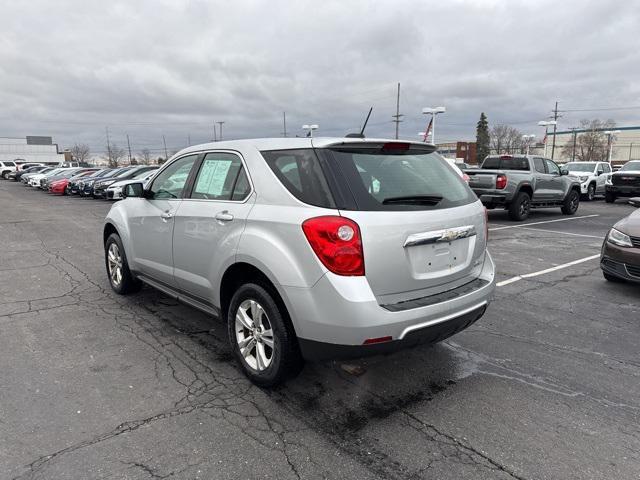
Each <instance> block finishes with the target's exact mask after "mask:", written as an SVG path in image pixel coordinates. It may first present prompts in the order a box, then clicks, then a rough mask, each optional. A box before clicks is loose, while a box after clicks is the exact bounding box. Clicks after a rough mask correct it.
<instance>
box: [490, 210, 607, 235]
mask: <svg viewBox="0 0 640 480" xmlns="http://www.w3.org/2000/svg"><path fill="white" fill-rule="evenodd" d="M599 216H600V215H598V214H593V215H582V216H581V217H567V218H556V219H555V220H545V221H543V222H531V223H523V224H520V225H505V226H504V227H494V228H490V229H489V231H490V232H496V231H498V230H505V229H507V228H524V227H528V226H529V225H542V224H543V223H554V222H566V221H567V220H580V219H581V218H592V217H599Z"/></svg>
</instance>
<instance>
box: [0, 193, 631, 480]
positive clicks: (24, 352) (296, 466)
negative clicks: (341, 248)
mask: <svg viewBox="0 0 640 480" xmlns="http://www.w3.org/2000/svg"><path fill="white" fill-rule="evenodd" d="M0 205H1V206H2V208H1V209H0V211H1V212H2V217H1V219H0V246H1V250H2V255H0V366H1V367H2V370H1V373H0V431H1V432H2V434H1V435H0V478H16V479H17V478H20V479H49V478H55V479H77V478H101V479H102V478H118V479H120V478H130V479H145V478H187V479H192V478H203V479H210V478H234V479H235V478H278V479H286V478H340V479H344V478H349V479H358V478H362V479H371V478H394V479H395V478H397V479H407V478H416V479H417V478H438V479H460V478H474V479H485V478H486V479H494V478H497V479H509V478H512V479H513V478H515V479H540V478H549V479H555V478H558V479H571V478H575V479H587V478H625V479H631V478H640V434H639V430H640V421H639V416H640V382H639V377H640V354H639V353H638V344H640V307H638V299H639V298H640V287H638V286H630V285H618V284H610V283H607V282H605V281H604V279H603V278H602V275H601V273H600V271H599V268H598V262H597V260H591V261H585V262H583V263H580V264H576V265H573V266H570V267H567V268H565V269H561V270H558V271H554V272H550V273H547V274H542V275H540V276H536V277H533V278H524V279H521V280H519V281H516V282H514V283H510V284H506V285H504V286H502V287H499V288H498V289H497V292H496V298H495V300H494V302H493V303H492V304H491V306H490V308H489V309H488V311H487V314H486V315H485V317H484V318H482V319H481V320H480V321H479V322H477V323H476V324H475V325H473V326H472V327H471V328H469V329H468V330H466V331H464V332H462V333H460V334H458V335H456V336H454V337H452V338H450V339H449V340H447V341H445V342H443V343H440V344H438V345H435V346H432V347H419V348H416V349H412V350H409V351H405V352H400V353H398V354H395V355H391V356H387V357H376V358H370V359H367V360H363V361H357V362H353V361H352V362H349V364H348V365H347V366H346V367H345V365H343V364H341V363H340V362H328V363H322V364H308V365H307V366H306V367H305V369H304V370H303V372H302V374H301V375H300V376H299V377H298V378H297V379H295V380H293V381H291V382H289V383H288V384H287V385H285V386H283V387H280V388H278V389H275V390H271V391H269V390H262V389H260V388H257V387H255V386H253V385H252V384H250V383H249V382H248V381H247V380H246V379H245V377H244V376H243V375H242V373H241V372H240V370H239V368H238V367H237V366H236V365H235V363H234V361H233V359H232V357H231V353H230V349H229V348H228V346H227V342H226V330H225V328H224V327H223V326H222V325H221V323H220V322H219V321H217V320H215V319H212V318H210V317H207V316H206V315H204V314H202V313H200V312H199V311H196V310H194V309H191V308H189V307H187V306H184V305H181V304H178V303H177V302H175V301H173V300H171V299H169V298H168V297H165V296H163V295H162V294H160V293H158V292H155V291H153V290H151V289H149V288H144V289H143V291H142V292H141V293H139V294H136V295H133V296H130V297H119V296H117V295H115V294H113V293H112V292H111V290H110V287H109V283H108V281H107V277H106V274H105V272H104V263H103V258H102V249H101V239H102V231H101V225H102V219H103V218H104V215H105V214H106V212H107V211H108V209H109V206H110V205H109V203H106V202H103V201H94V200H88V199H80V198H68V197H64V198H62V197H55V198H54V197H49V196H48V195H47V194H45V193H43V192H40V191H34V190H31V189H28V188H26V187H23V186H22V185H19V184H15V183H12V182H6V181H0ZM631 210H632V209H631V207H629V206H627V205H624V204H622V203H619V204H618V203H617V204H615V205H606V204H604V202H602V201H598V202H592V203H583V204H581V206H580V209H579V211H578V214H577V216H578V217H584V218H575V219H572V220H567V221H565V219H566V218H567V217H563V216H562V215H560V213H559V211H556V210H549V211H542V212H538V213H536V214H535V215H534V216H532V217H531V218H530V219H529V220H528V221H527V222H526V224H532V223H534V222H536V223H537V222H547V223H538V224H537V225H530V226H527V225H523V226H518V227H517V228H511V227H512V226H513V225H514V224H512V223H511V222H509V221H508V220H507V217H506V215H505V213H504V212H501V211H495V212H491V213H490V221H491V228H492V231H491V240H490V249H491V252H492V254H493V255H494V259H495V260H496V263H497V268H498V277H499V280H501V281H502V280H507V279H509V278H512V277H514V276H518V275H523V274H527V273H531V272H537V271H541V270H544V269H547V268H549V267H553V266H556V265H559V264H563V263H567V262H572V261H574V260H577V259H581V258H585V257H588V256H591V255H594V254H597V253H598V252H599V248H600V245H601V238H602V237H603V236H604V234H605V233H606V231H607V230H608V228H609V227H610V226H611V225H612V224H613V223H615V222H616V221H617V220H618V219H620V218H622V217H623V216H625V215H626V214H627V213H629V212H630V211H631ZM557 219H561V220H562V221H559V222H549V221H550V220H557ZM519 225H520V224H519ZM503 227H509V228H503Z"/></svg>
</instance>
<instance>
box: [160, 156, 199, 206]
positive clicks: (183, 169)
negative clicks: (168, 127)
mask: <svg viewBox="0 0 640 480" xmlns="http://www.w3.org/2000/svg"><path fill="white" fill-rule="evenodd" d="M197 158H198V156H197V155H188V156H186V157H182V158H179V159H177V160H175V161H173V162H171V164H170V165H169V166H167V167H166V168H165V169H164V170H163V171H162V172H160V173H159V174H158V176H157V177H156V178H155V180H154V181H153V184H152V185H151V188H150V189H149V197H150V198H152V199H171V198H180V196H181V195H182V190H183V188H184V186H185V184H186V183H187V178H188V177H189V172H190V171H191V167H193V164H194V163H195V161H196V159H197Z"/></svg>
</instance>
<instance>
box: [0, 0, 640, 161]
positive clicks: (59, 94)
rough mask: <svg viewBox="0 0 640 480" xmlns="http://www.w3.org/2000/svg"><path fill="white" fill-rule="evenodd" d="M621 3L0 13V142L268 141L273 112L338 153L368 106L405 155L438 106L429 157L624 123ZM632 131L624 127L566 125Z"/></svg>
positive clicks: (633, 20) (632, 42) (635, 62)
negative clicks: (479, 135)
mask: <svg viewBox="0 0 640 480" xmlns="http://www.w3.org/2000/svg"><path fill="white" fill-rule="evenodd" d="M639 6H640V5H639V3H638V2H637V1H629V2H624V3H622V2H619V3H618V2H616V4H615V5H612V4H611V2H595V1H588V2H587V1H577V0H576V1H565V2H557V1H552V0H540V1H536V2H530V1H506V0H504V1H498V0H495V1H471V0H456V1H448V2H434V1H430V2H426V1H418V0H414V1H408V0H396V1H394V2H383V1H365V0H352V1H349V2H344V1H331V0H330V1H324V2H311V1H293V0H291V1H284V0H276V1H271V2H259V1H257V0H255V1H235V2H223V1H215V2H214V1H184V2H181V1H168V0H167V1H162V2H157V1H153V2H152V1H148V2H124V1H113V2H87V1H82V0H65V1H56V2H46V1H30V2H18V1H10V2H9V3H8V4H7V3H6V2H5V4H4V5H3V17H4V18H5V19H8V20H9V21H6V22H5V23H4V25H3V30H2V31H1V32H0V105H2V108H1V110H0V136H6V135H10V136H24V135H27V134H51V135H53V136H54V137H55V139H56V140H57V141H58V142H59V143H61V144H62V145H70V144H73V143H74V142H87V143H89V144H90V145H91V146H92V147H93V149H94V150H95V151H99V150H101V149H104V144H105V138H104V136H105V134H104V128H105V126H107V125H108V126H109V128H110V131H111V134H112V137H113V138H114V139H115V141H117V142H118V143H120V144H124V143H125V139H124V135H125V134H126V133H129V135H130V137H131V139H132V143H133V146H134V149H135V150H139V149H140V148H143V147H150V148H161V146H162V139H161V136H162V135H163V134H164V135H166V137H167V141H168V143H169V144H170V145H171V146H172V147H180V146H183V145H184V144H185V143H186V142H187V136H188V135H190V136H191V139H192V142H202V141H207V140H209V139H210V138H211V137H212V135H213V133H212V124H213V121H214V120H224V121H226V123H225V127H224V131H225V137H227V138H231V137H248V136H273V135H279V134H280V133H281V132H282V123H281V122H282V112H283V111H286V112H287V118H288V129H289V132H290V133H293V134H295V133H299V134H301V133H302V132H301V129H300V126H301V125H302V124H303V123H308V122H314V123H319V124H320V126H321V129H320V132H321V133H324V134H327V135H340V134H343V133H346V132H347V131H350V130H354V129H355V128H358V126H359V125H360V123H361V122H362V120H363V118H364V116H365V114H366V111H367V110H368V107H369V106H374V113H373V115H372V118H371V121H370V127H369V129H368V132H369V134H371V135H384V136H389V135H391V134H392V132H393V124H392V123H391V121H390V120H391V115H392V114H393V113H395V88H396V83H397V82H401V83H402V98H401V111H402V113H404V114H405V122H404V123H403V124H402V125H401V133H402V135H403V136H404V137H406V138H417V136H416V134H417V132H418V131H420V130H423V129H424V124H425V118H424V116H423V115H421V113H420V112H421V109H422V107H424V106H429V105H440V104H442V105H445V106H446V107H447V113H446V114H445V115H443V116H440V117H439V118H438V121H439V126H438V140H455V139H471V138H473V137H474V135H475V132H474V126H475V122H476V121H477V118H478V116H479V114H480V111H485V112H487V114H488V115H489V120H490V122H493V123H496V122H509V123H514V124H515V125H517V126H518V127H519V128H520V129H522V130H523V131H526V132H527V133H529V132H532V133H538V134H540V128H539V127H537V126H536V123H537V120H540V119H543V118H545V117H546V116H547V115H548V114H549V110H550V109H551V108H552V107H553V103H554V102H555V100H556V99H558V100H559V101H560V107H561V108H564V109H583V108H591V107H625V106H638V105H640V87H639V86H638V82H637V81H636V79H637V78H638V77H639V76H640V75H639V74H640V48H639V47H640V36H638V34H637V31H638V27H639V26H640V8H638V7H639ZM596 116H599V117H601V118H609V117H610V118H614V119H615V120H616V121H617V122H618V123H619V124H628V123H634V124H638V123H640V109H635V110H634V109H625V110H616V111H599V112H567V113H566V114H565V116H564V117H563V118H562V120H561V126H566V127H569V126H573V125H575V124H577V122H578V121H579V119H580V118H583V117H596Z"/></svg>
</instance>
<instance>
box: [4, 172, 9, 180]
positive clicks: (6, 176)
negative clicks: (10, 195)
mask: <svg viewBox="0 0 640 480" xmlns="http://www.w3.org/2000/svg"><path fill="white" fill-rule="evenodd" d="M2 178H4V179H5V180H7V179H8V178H9V173H8V172H2Z"/></svg>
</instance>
